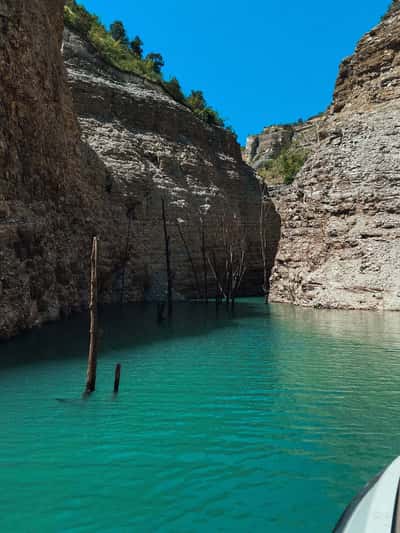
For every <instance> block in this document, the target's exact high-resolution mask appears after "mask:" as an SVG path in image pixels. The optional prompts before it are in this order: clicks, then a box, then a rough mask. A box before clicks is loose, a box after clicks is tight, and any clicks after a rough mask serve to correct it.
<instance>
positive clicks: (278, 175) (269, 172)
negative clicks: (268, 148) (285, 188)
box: [257, 143, 308, 185]
mask: <svg viewBox="0 0 400 533" xmlns="http://www.w3.org/2000/svg"><path fill="white" fill-rule="evenodd" d="M307 157H308V151H307V150H305V149H304V148H301V147H299V146H297V145H296V144H295V143H293V144H291V145H290V146H288V147H286V148H284V149H283V150H281V152H280V154H279V155H278V156H277V157H275V158H274V159H271V160H270V161H268V163H267V164H266V165H265V166H264V167H262V168H260V169H258V170H257V173H258V174H259V176H261V177H262V178H263V180H264V181H265V182H266V183H267V184H269V185H276V184H279V183H282V182H283V183H286V184H287V185H289V184H290V183H293V181H294V178H295V177H296V175H297V174H298V172H299V171H300V170H301V168H302V167H303V165H304V163H305V162H306V159H307Z"/></svg>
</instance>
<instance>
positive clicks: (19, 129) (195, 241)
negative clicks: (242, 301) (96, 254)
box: [0, 0, 279, 338]
mask: <svg viewBox="0 0 400 533" xmlns="http://www.w3.org/2000/svg"><path fill="white" fill-rule="evenodd" d="M0 25H1V32H0V116H1V122H0V241H1V248H0V338H6V337H10V336H12V335H14V334H16V333H18V332H19V331H21V330H23V329H27V328H30V327H32V326H34V325H39V324H41V323H43V322H45V321H47V320H54V319H58V318H60V317H62V316H65V315H68V314H69V313H71V312H72V311H76V310H82V309H84V308H86V306H87V293H88V272H89V267H88V265H89V254H90V248H91V240H92V237H93V235H98V237H99V239H100V258H99V279H100V301H101V302H105V303H108V302H116V301H121V299H122V300H123V301H124V302H128V301H138V300H143V299H145V298H162V297H163V296H164V292H165V283H166V273H165V271H166V267H165V254H164V239H163V234H162V221H161V199H162V198H164V199H165V202H166V212H167V219H168V221H167V222H168V224H167V225H168V232H169V234H170V238H171V261H172V270H173V278H174V288H175V292H174V295H175V297H176V298H185V297H192V296H197V295H198V293H199V290H198V283H196V282H195V277H196V276H195V274H194V270H196V271H197V275H198V277H199V278H200V279H203V285H204V276H203V274H202V272H203V270H202V269H203V264H204V263H203V254H202V253H201V243H202V239H201V222H200V219H201V218H202V219H203V223H204V228H205V241H206V248H207V250H211V249H215V250H216V254H217V257H219V258H221V260H222V255H221V254H222V242H221V224H222V222H221V221H222V220H225V221H226V223H227V224H229V223H230V221H232V220H233V221H234V224H236V226H240V227H241V228H242V231H243V233H244V234H245V236H246V241H247V249H248V261H247V262H248V272H247V276H246V278H245V283H244V286H243V289H244V291H245V293H246V294H255V293H257V292H259V291H260V290H261V289H260V288H261V285H262V265H261V257H260V255H261V254H260V247H259V243H258V234H259V232H258V213H259V205H260V195H259V188H258V182H257V180H256V178H255V176H254V173H253V171H252V170H251V169H250V168H249V167H247V166H246V165H245V164H244V163H243V162H242V159H241V155H240V149H239V146H238V144H237V143H236V140H235V138H234V137H233V136H232V135H231V134H230V133H228V132H226V131H225V130H222V129H221V128H216V127H211V126H207V125H205V124H204V123H203V122H201V121H199V120H198V119H197V118H196V117H194V115H193V114H192V113H191V111H190V110H189V109H187V108H186V107H184V106H181V105H180V104H178V103H176V102H175V101H174V100H172V99H171V98H170V97H169V96H168V95H167V94H166V93H164V92H163V90H162V89H161V88H160V87H158V86H156V85H153V84H151V83H148V82H144V81H143V80H142V79H140V78H137V77H135V76H128V75H125V74H122V73H121V72H118V71H116V70H115V69H113V68H111V67H109V66H107V65H105V64H104V63H103V62H102V61H101V60H100V59H99V58H98V57H96V54H95V53H94V51H93V50H92V49H91V48H90V46H89V45H87V44H86V43H84V42H83V41H81V39H80V38H79V37H77V36H76V35H73V34H71V33H69V32H68V31H66V33H65V40H64V43H63V42H62V41H63V2H62V1H61V0H57V1H56V0H51V1H50V0H47V1H43V0H29V1H28V0H0ZM61 48H62V49H63V53H64V57H65V62H66V64H67V69H68V76H67V75H66V70H65V64H64V61H63V57H62V54H61ZM67 80H68V81H67ZM71 88H72V91H71ZM78 117H79V120H78ZM269 212H270V213H271V218H272V220H273V224H272V225H271V228H272V227H274V228H276V231H277V229H278V227H279V219H278V217H277V216H276V214H275V213H274V211H273V209H272V208H271V209H270V210H269ZM178 224H179V227H180V230H181V234H182V235H183V238H184V240H185V244H184V243H183V240H182V237H181V236H180V235H179V231H178V230H177V225H178ZM274 231H275V230H274ZM274 238H275V240H276V237H274ZM272 240H273V237H272V236H271V241H272ZM188 249H189V251H190V255H191V256H192V257H191V260H189V257H188V253H187V250H188ZM273 259H274V258H273V251H271V254H270V259H269V263H270V266H272V263H273ZM193 265H194V268H193ZM207 270H208V274H207V276H208V286H209V293H210V294H212V293H213V291H214V284H213V277H212V275H211V273H210V272H209V268H207ZM201 290H203V289H202V287H200V291H201Z"/></svg>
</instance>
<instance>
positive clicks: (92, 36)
mask: <svg viewBox="0 0 400 533" xmlns="http://www.w3.org/2000/svg"><path fill="white" fill-rule="evenodd" d="M64 22H65V25H66V26H67V27H68V28H70V29H72V30H73V31H75V32H76V33H78V34H79V35H81V36H82V37H83V38H85V39H86V40H87V41H89V42H90V43H91V44H92V46H93V47H94V48H95V49H96V51H97V53H98V54H99V55H100V56H101V57H102V59H103V60H104V61H106V62H107V63H109V64H110V65H112V66H114V67H116V68H118V69H119V70H122V71H124V72H130V73H133V74H137V75H139V76H141V77H143V78H146V79H148V80H150V81H152V82H154V83H157V84H159V85H160V86H162V87H163V88H164V90H165V91H166V92H167V93H168V94H169V95H170V96H172V97H173V98H174V99H175V100H176V101H178V102H180V103H181V104H183V105H186V106H187V107H189V108H190V109H191V110H192V111H193V113H194V114H195V115H196V116H198V117H199V118H200V119H201V120H203V121H204V122H206V123H207V124H212V125H216V126H220V127H222V128H226V129H229V130H231V128H230V127H228V128H227V127H226V125H225V123H224V121H223V119H222V118H221V117H220V116H219V114H218V112H217V111H215V109H212V108H211V107H210V106H209V105H208V104H207V102H206V99H205V98H204V95H203V93H202V91H192V92H191V93H190V95H189V96H185V95H184V93H183V91H182V89H181V86H180V84H179V81H178V80H177V79H176V78H171V79H170V80H165V79H164V78H163V75H162V67H163V66H164V59H163V57H162V56H161V54H158V53H150V54H148V55H147V56H143V48H142V47H143V42H142V40H141V39H140V37H138V36H136V37H135V38H134V39H133V40H132V41H129V38H128V35H127V33H126V30H125V28H124V25H123V23H122V22H121V21H115V22H114V23H113V24H112V25H111V26H110V29H109V30H107V29H106V27H105V26H104V25H103V24H102V23H101V21H100V20H99V18H98V17H97V16H96V15H92V14H91V13H89V12H88V11H87V10H86V9H85V8H84V7H83V6H81V5H79V4H78V3H77V2H76V0H67V2H66V5H65V8H64ZM231 131H232V130H231Z"/></svg>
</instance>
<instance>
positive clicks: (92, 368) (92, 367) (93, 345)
mask: <svg viewBox="0 0 400 533" xmlns="http://www.w3.org/2000/svg"><path fill="white" fill-rule="evenodd" d="M97 258H98V240H97V237H93V246H92V256H91V277H90V301H89V311H90V342H89V357H88V368H87V375H86V390H85V392H86V394H90V393H92V392H94V391H95V389H96V368H97Z"/></svg>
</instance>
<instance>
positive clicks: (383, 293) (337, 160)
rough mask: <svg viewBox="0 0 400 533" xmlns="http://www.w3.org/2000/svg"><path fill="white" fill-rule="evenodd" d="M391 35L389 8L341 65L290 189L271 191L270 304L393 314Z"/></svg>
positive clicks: (399, 172) (399, 195)
mask: <svg viewBox="0 0 400 533" xmlns="http://www.w3.org/2000/svg"><path fill="white" fill-rule="evenodd" d="M399 36H400V12H399V10H397V9H396V10H393V12H392V13H390V14H388V16H386V17H385V18H384V20H383V21H382V22H381V23H380V24H379V25H378V26H377V27H376V28H374V29H373V30H372V31H371V32H369V33H368V34H367V35H366V36H365V37H364V38H363V39H362V40H361V41H360V43H359V45H358V47H357V50H356V52H355V54H354V55H353V56H352V57H351V58H348V59H346V60H345V61H344V63H343V65H342V67H341V69H340V74H339V78H338V81H337V85H336V90H335V96H334V102H333V105H332V107H331V108H330V109H329V110H328V112H327V113H326V115H325V118H324V120H323V123H321V125H320V128H319V129H320V142H319V144H318V146H317V147H316V150H315V152H314V154H313V155H312V156H311V157H310V158H309V159H308V160H307V162H306V164H305V166H304V168H303V169H302V171H301V173H300V175H299V176H298V178H297V179H296V181H295V183H294V184H293V185H292V186H290V187H284V188H280V189H278V190H276V191H275V192H274V191H272V196H273V200H274V202H275V205H276V207H277V209H278V211H279V214H280V216H281V218H282V239H281V243H280V248H279V253H278V256H277V264H276V267H275V270H274V273H273V277H272V291H271V298H272V300H273V301H278V302H293V303H295V304H300V305H305V306H317V307H318V306H321V307H328V308H356V309H389V310H399V309H400V275H399V273H398V266H399V264H400V263H399V261H400V244H399V242H400V241H399V236H400V235H399V234H400V158H399V153H400V152H399V150H400V98H399V97H400V37H399Z"/></svg>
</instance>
